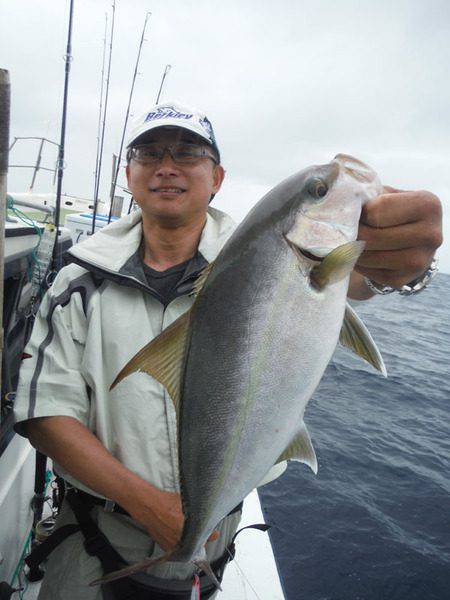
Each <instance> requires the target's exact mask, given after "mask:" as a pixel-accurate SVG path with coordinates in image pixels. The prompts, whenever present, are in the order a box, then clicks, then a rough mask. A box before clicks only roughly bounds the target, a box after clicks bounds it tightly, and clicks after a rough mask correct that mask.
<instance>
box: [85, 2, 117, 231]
mask: <svg viewBox="0 0 450 600" xmlns="http://www.w3.org/2000/svg"><path fill="white" fill-rule="evenodd" d="M115 15H116V0H113V3H112V22H111V36H110V38H109V59H108V74H107V76H106V91H105V108H104V111H103V125H102V134H101V142H100V155H99V160H98V173H97V181H96V185H95V192H94V213H93V215H92V230H91V233H94V232H95V219H96V217H97V207H98V190H99V186H100V174H101V171H102V160H103V143H104V141H105V123H106V111H107V109H108V97H109V78H110V74H111V62H112V49H113V41H114V21H115Z"/></svg>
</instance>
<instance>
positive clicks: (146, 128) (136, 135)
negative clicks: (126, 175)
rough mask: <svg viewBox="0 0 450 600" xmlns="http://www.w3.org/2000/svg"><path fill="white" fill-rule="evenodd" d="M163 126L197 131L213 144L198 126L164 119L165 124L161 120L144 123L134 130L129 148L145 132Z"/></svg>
mask: <svg viewBox="0 0 450 600" xmlns="http://www.w3.org/2000/svg"><path fill="white" fill-rule="evenodd" d="M163 127H176V128H177V129H186V130H187V131H190V132H191V133H195V135H197V136H198V137H200V138H202V139H203V140H205V142H206V143H207V144H208V145H209V146H212V145H213V144H212V142H211V140H210V139H209V138H208V137H206V136H205V135H204V134H202V133H200V131H199V130H198V128H196V127H193V126H189V124H188V123H186V124H185V125H184V124H183V125H181V124H180V119H164V124H161V121H159V122H158V123H144V124H143V125H142V126H141V127H139V129H137V130H136V131H134V132H133V135H132V137H130V139H129V140H128V143H127V148H129V147H130V146H131V145H132V144H133V143H134V142H135V141H136V140H137V139H138V138H140V137H141V136H142V135H144V134H145V133H148V132H150V131H153V130H155V129H161V128H163Z"/></svg>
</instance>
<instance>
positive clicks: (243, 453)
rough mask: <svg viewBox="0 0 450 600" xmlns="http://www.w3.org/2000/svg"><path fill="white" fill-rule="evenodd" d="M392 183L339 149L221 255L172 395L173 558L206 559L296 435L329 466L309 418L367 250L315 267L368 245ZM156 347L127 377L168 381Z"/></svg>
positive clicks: (251, 218) (289, 186) (306, 452)
mask: <svg viewBox="0 0 450 600" xmlns="http://www.w3.org/2000/svg"><path fill="white" fill-rule="evenodd" d="M380 191H381V184H380V183H379V181H378V179H377V177H376V175H375V173H374V172H373V171H371V169H370V168H369V167H367V166H366V165H364V164H363V163H360V162H359V161H357V160H356V159H352V158H351V157H347V156H345V155H339V156H338V157H336V159H335V160H334V161H332V162H331V163H329V164H327V165H322V166H318V167H312V168H310V169H306V170H304V171H302V172H300V173H298V174H296V175H294V176H293V177H290V178H289V179H287V180H286V181H284V182H282V183H281V184H280V185H278V186H277V187H276V188H274V189H273V190H272V191H271V192H269V193H268V194H267V195H266V196H265V197H264V198H263V199H262V200H261V201H260V202H259V203H258V204H257V205H256V206H255V207H254V208H253V210H252V211H251V212H250V213H249V215H248V216H247V218H246V219H245V220H244V221H243V222H242V223H241V225H240V226H239V227H238V228H237V229H236V231H235V232H234V234H233V235H232V236H231V238H230V239H229V240H228V242H227V243H226V245H225V246H224V248H223V249H222V251H221V252H220V254H219V256H218V257H217V259H216V260H215V261H214V263H213V265H212V267H211V269H210V270H209V273H208V275H207V278H206V280H205V282H204V284H203V286H202V288H201V289H200V291H199V292H198V296H197V298H196V301H195V303H194V305H193V307H192V309H191V311H190V314H189V316H188V319H187V321H186V320H185V323H186V325H185V335H184V342H183V346H184V349H183V352H182V356H181V359H180V360H181V366H180V370H179V379H180V381H179V383H178V384H177V386H178V387H175V388H174V389H175V392H174V391H172V395H173V396H176V395H179V407H178V433H179V466H180V482H181V496H182V502H183V511H184V514H185V526H184V529H183V534H182V538H181V540H180V543H179V545H178V547H177V548H176V549H175V550H174V552H173V553H171V554H170V560H171V561H183V562H185V561H192V560H194V561H195V560H196V559H197V558H198V557H201V556H202V554H204V550H203V546H204V544H205V543H206V540H207V539H208V537H209V535H210V534H211V532H212V531H213V529H214V527H215V526H216V525H217V523H218V522H219V521H220V520H221V519H222V518H223V517H224V516H225V515H226V514H227V513H228V512H229V511H230V510H231V509H233V507H234V506H236V505H237V504H238V503H239V502H240V501H241V500H242V499H243V498H244V497H245V496H246V495H247V494H248V493H249V492H250V491H251V490H252V489H253V488H255V487H256V486H257V485H258V483H259V482H260V481H261V480H262V479H263V477H264V476H265V475H266V473H267V472H268V470H269V469H270V468H271V467H272V466H273V465H274V464H275V463H276V462H277V461H278V460H279V459H280V457H283V453H284V452H285V450H286V448H288V447H290V445H291V444H292V442H293V441H294V442H295V440H297V441H299V444H297V451H296V452H294V453H291V454H289V456H294V457H296V458H297V459H299V460H302V461H303V462H306V463H307V464H309V466H310V467H311V468H312V469H313V470H314V471H316V470H317V462H316V458H315V454H314V450H313V448H312V445H311V441H310V439H309V435H308V432H307V430H306V426H305V424H304V421H303V416H304V412H305V408H306V405H307V402H308V400H309V398H310V397H311V395H312V394H313V392H314V390H315V388H316V387H317V385H318V383H319V381H320V379H321V377H322V375H323V373H324V371H325V368H326V366H327V364H328V362H329V361H330V359H331V356H332V354H333V352H334V349H335V347H336V344H337V342H338V339H339V336H340V332H341V328H342V324H343V320H344V315H345V314H346V295H347V289H348V281H349V273H350V271H351V270H352V268H353V265H354V262H355V261H356V259H357V256H358V255H359V253H360V252H361V251H362V247H359V249H358V248H357V253H356V255H354V256H353V258H352V260H351V261H350V262H349V263H348V264H347V262H345V261H346V260H347V259H345V261H344V263H345V264H344V268H343V269H341V270H339V269H335V268H334V266H333V268H332V269H331V276H330V277H331V278H330V280H328V279H327V278H325V279H324V280H322V279H320V278H318V279H317V281H318V282H319V283H317V284H316V285H313V283H314V273H315V272H316V271H317V272H318V273H319V275H323V273H321V271H326V270H327V269H328V267H327V263H328V262H331V260H329V259H328V256H332V255H334V254H337V253H338V252H339V248H338V247H342V248H345V247H346V246H349V247H350V249H351V250H352V251H354V246H355V244H356V245H357V244H360V243H359V242H355V241H354V240H355V239H356V235H357V230H358V221H359V217H360V211H361V206H362V205H363V203H364V202H365V201H367V200H368V199H369V198H371V197H374V196H376V195H377V194H378V193H380ZM336 248H338V250H337V251H336ZM333 251H334V253H333ZM323 257H326V258H323ZM341 266H342V265H341ZM335 272H338V275H337V276H335V277H333V273H335ZM327 277H328V275H327ZM324 281H325V283H324ZM180 319H183V317H182V318H180ZM175 327H176V326H175ZM174 331H175V329H174ZM161 335H162V336H164V332H163V334H161ZM155 342H156V346H155ZM152 344H153V346H152ZM152 344H150V345H149V348H150V346H152V348H150V349H151V350H152V349H153V347H155V348H156V349H157V350H158V352H159V348H158V347H157V344H158V340H155V341H154V342H153V343H152ZM144 350H145V349H144ZM144 350H143V351H141V354H140V355H137V357H135V359H132V361H130V365H129V366H127V367H126V368H125V369H124V372H122V373H121V374H119V376H118V379H119V380H120V378H123V377H124V376H126V375H128V374H129V373H130V372H133V371H134V370H137V369H142V370H146V371H147V372H149V373H151V374H153V376H156V377H157V378H159V379H160V381H162V382H163V383H164V381H166V379H167V376H166V375H164V376H160V375H159V374H158V373H159V371H158V372H156V371H155V370H154V369H152V368H148V364H149V361H150V362H151V360H153V359H148V358H146V360H147V362H145V361H144V360H143V358H142V357H143V356H144V355H145V356H146V357H147V356H148V353H147V354H146V352H144ZM172 355H173V353H172ZM133 361H134V362H133ZM161 362H163V360H162V359H161ZM171 377H172V379H174V376H171ZM116 381H117V380H116ZM169 391H170V390H169ZM141 567H142V565H141Z"/></svg>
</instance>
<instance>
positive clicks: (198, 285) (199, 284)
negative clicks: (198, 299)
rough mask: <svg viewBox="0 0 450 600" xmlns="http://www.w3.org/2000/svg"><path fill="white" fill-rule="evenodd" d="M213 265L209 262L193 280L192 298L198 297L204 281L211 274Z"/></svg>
mask: <svg viewBox="0 0 450 600" xmlns="http://www.w3.org/2000/svg"><path fill="white" fill-rule="evenodd" d="M213 265H214V263H213V262H211V263H209V265H206V267H205V268H204V269H202V270H201V271H200V275H199V276H198V277H197V279H196V280H195V283H194V285H193V286H192V292H191V293H192V294H193V295H194V296H198V295H199V293H200V291H201V289H202V288H203V286H204V285H205V282H206V280H207V279H208V275H209V274H210V273H211V269H212V268H213Z"/></svg>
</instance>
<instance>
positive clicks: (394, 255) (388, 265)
mask: <svg viewBox="0 0 450 600" xmlns="http://www.w3.org/2000/svg"><path fill="white" fill-rule="evenodd" d="M433 255H434V250H432V249H414V250H387V251H378V252H371V251H369V252H364V253H363V254H361V256H360V258H359V260H358V263H357V265H356V266H357V267H364V268H368V269H385V270H387V271H398V272H399V273H409V274H416V277H418V276H419V275H420V274H421V273H423V272H424V271H425V270H426V268H427V267H428V265H429V264H430V263H431V261H432V259H433Z"/></svg>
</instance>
